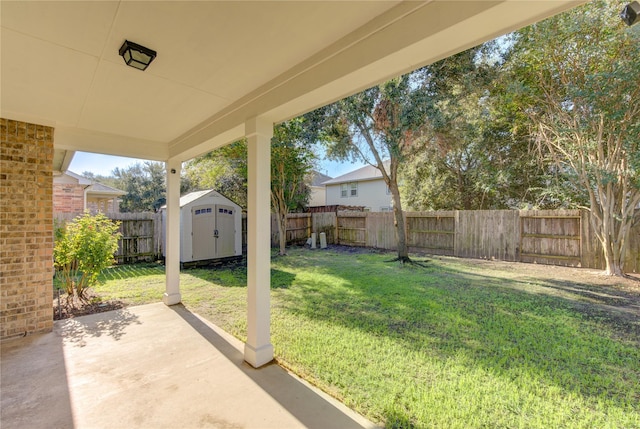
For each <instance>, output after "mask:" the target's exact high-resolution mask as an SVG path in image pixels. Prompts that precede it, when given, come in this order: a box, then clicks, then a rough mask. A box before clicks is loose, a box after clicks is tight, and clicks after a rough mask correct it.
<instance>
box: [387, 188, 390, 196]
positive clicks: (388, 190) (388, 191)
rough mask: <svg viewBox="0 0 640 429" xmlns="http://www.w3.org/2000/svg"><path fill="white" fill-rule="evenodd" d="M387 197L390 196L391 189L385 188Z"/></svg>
mask: <svg viewBox="0 0 640 429" xmlns="http://www.w3.org/2000/svg"><path fill="white" fill-rule="evenodd" d="M387 195H391V189H389V186H387Z"/></svg>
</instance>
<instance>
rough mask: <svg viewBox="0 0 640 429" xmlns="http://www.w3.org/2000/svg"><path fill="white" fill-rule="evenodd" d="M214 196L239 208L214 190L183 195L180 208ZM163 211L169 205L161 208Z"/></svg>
mask: <svg viewBox="0 0 640 429" xmlns="http://www.w3.org/2000/svg"><path fill="white" fill-rule="evenodd" d="M210 194H211V195H212V196H214V197H219V198H224V199H225V200H227V201H229V202H230V203H232V204H234V205H236V206H237V204H236V203H234V202H233V201H231V200H230V199H229V198H227V197H225V196H224V195H222V194H221V193H219V192H216V191H214V190H213V189H207V190H204V191H194V192H190V193H188V194H186V195H183V196H182V197H180V208H182V207H184V206H186V205H187V204H189V203H192V202H194V201H196V200H199V199H200V198H202V197H205V196H208V195H210ZM160 208H161V209H166V208H167V205H166V204H165V205H163V206H162V207H160Z"/></svg>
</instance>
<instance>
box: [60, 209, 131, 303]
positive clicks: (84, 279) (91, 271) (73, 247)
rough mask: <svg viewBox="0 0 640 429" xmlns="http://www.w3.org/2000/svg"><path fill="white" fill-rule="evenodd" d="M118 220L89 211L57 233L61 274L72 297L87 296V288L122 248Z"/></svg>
mask: <svg viewBox="0 0 640 429" xmlns="http://www.w3.org/2000/svg"><path fill="white" fill-rule="evenodd" d="M118 225H119V223H118V222H113V221H112V220H110V219H109V218H107V217H106V216H105V215H103V214H102V213H98V214H96V215H91V214H89V213H88V212H85V213H84V214H83V215H81V216H78V217H76V218H75V219H74V220H73V221H71V222H69V223H68V224H67V225H66V227H65V228H64V230H60V231H58V232H57V233H56V235H57V236H56V243H55V246H54V248H53V258H54V264H55V267H56V269H57V275H58V276H59V279H60V282H61V283H62V285H63V287H64V288H65V290H66V292H67V295H68V297H69V298H71V297H73V295H74V294H75V295H76V296H77V297H78V298H79V299H85V295H84V294H85V291H86V289H87V288H89V287H91V286H92V285H93V284H95V282H96V281H97V279H98V275H99V274H100V272H101V271H102V270H103V269H105V268H107V267H108V266H110V265H112V264H113V263H114V262H115V260H114V258H113V254H114V253H115V252H116V251H117V250H118V239H119V238H120V233H119V232H118Z"/></svg>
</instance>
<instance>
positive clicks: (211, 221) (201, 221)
mask: <svg viewBox="0 0 640 429" xmlns="http://www.w3.org/2000/svg"><path fill="white" fill-rule="evenodd" d="M191 219H192V223H191V225H192V232H191V233H192V241H191V242H192V256H193V258H192V259H193V260H194V261H201V260H204V259H214V258H215V257H216V239H215V231H216V210H215V206H214V205H206V206H196V207H193V208H192V209H191Z"/></svg>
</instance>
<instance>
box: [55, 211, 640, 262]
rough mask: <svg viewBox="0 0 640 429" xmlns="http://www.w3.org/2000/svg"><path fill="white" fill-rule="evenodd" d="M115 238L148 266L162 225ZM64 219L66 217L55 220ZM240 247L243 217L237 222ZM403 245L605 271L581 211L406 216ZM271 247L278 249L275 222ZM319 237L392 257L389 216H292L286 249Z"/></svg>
mask: <svg viewBox="0 0 640 429" xmlns="http://www.w3.org/2000/svg"><path fill="white" fill-rule="evenodd" d="M108 216H109V217H110V218H112V219H115V220H118V221H120V222H121V224H120V232H121V234H122V239H121V240H120V242H119V247H118V253H117V254H116V258H117V260H118V262H121V263H122V262H137V261H143V260H145V261H147V260H154V259H156V258H158V257H160V255H162V248H161V246H162V238H161V237H162V231H161V228H162V223H161V220H160V217H159V215H158V214H155V213H113V214H108ZM57 217H58V218H59V219H62V220H70V219H72V218H73V217H74V216H73V215H64V216H57ZM242 225H243V227H242V228H243V231H242V237H243V245H244V246H246V218H244V219H243V223H242ZM405 225H406V231H407V245H408V247H409V250H410V251H412V252H422V253H427V254H434V255H450V256H457V257H460V258H479V259H492V258H493V259H498V260H503V261H520V262H530V263H538V264H549V265H566V266H580V267H585V268H596V269H603V268H604V256H603V252H602V248H601V245H600V243H599V242H598V240H597V238H596V235H595V233H594V231H593V228H592V226H591V222H590V220H589V213H588V212H587V211H585V210H529V211H518V210H470V211H433V212H407V213H405ZM271 232H272V234H271V244H272V246H277V245H278V229H277V224H276V218H275V215H272V220H271ZM312 232H315V233H317V235H319V234H320V233H322V232H324V233H325V234H326V237H327V243H329V244H342V245H347V246H366V247H374V248H379V249H388V250H395V249H396V248H397V247H396V231H395V227H394V218H393V213H374V212H337V213H336V212H326V213H292V214H290V215H289V216H288V217H287V243H288V244H304V243H305V241H306V240H307V238H308V237H310V236H311V233H312ZM625 270H626V271H627V272H640V225H637V226H636V227H635V228H634V229H633V230H632V231H631V234H630V239H629V245H628V247H627V252H626V255H625Z"/></svg>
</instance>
